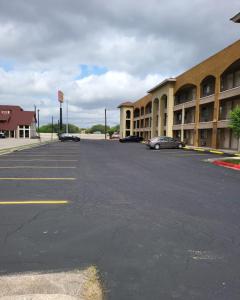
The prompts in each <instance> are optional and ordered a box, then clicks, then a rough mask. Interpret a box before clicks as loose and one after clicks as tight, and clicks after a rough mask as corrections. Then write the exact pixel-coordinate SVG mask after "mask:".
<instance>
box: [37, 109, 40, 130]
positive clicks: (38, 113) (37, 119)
mask: <svg viewBox="0 0 240 300" xmlns="http://www.w3.org/2000/svg"><path fill="white" fill-rule="evenodd" d="M39 111H40V109H38V110H37V115H38V116H37V122H38V133H39V123H40V121H39Z"/></svg>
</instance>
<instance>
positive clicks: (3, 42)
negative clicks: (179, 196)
mask: <svg viewBox="0 0 240 300" xmlns="http://www.w3.org/2000/svg"><path fill="white" fill-rule="evenodd" d="M239 11H240V3H239V0H181V1H180V0H41V1H40V0H0V104H18V105H21V106H22V107H23V108H24V109H28V110H32V109H33V106H34V104H35V105H37V107H38V108H39V109H40V115H41V123H42V124H43V123H47V122H49V121H50V119H51V116H52V115H53V116H54V118H55V120H57V119H58V103H57V90H58V89H61V90H63V91H64V93H65V97H66V98H68V99H69V111H70V121H71V122H72V123H75V124H77V125H79V126H80V127H87V126H91V125H92V124H96V123H103V121H104V108H105V107H106V108H107V109H108V120H109V123H110V124H111V125H114V124H117V123H118V122H119V113H118V110H117V109H116V107H117V105H118V104H119V103H120V102H123V101H126V100H130V101H134V100H136V99H138V98H139V97H141V96H144V94H145V93H146V91H147V90H148V89H150V88H151V87H152V86H154V85H155V84H157V83H159V82H160V81H161V80H163V79H164V78H166V77H173V76H176V75H178V74H180V73H181V72H183V71H184V70H185V69H187V68H189V67H191V66H193V65H194V64H196V63H198V62H200V61H201V60H203V59H205V58H207V57H208V56H210V55H212V54H214V53H215V52H217V51H218V50H221V49H222V48H224V47H226V46H227V45H229V44H230V43H232V42H234V41H235V40H237V39H239V36H240V34H239V33H240V25H238V24H234V23H233V22H230V21H229V18H230V17H232V16H233V15H235V14H236V13H237V12H239ZM65 108H66V105H65V106H64V110H65Z"/></svg>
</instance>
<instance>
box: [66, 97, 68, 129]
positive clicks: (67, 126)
mask: <svg viewBox="0 0 240 300" xmlns="http://www.w3.org/2000/svg"><path fill="white" fill-rule="evenodd" d="M66 133H68V100H67V122H66Z"/></svg>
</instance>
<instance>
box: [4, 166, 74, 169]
mask: <svg viewBox="0 0 240 300" xmlns="http://www.w3.org/2000/svg"><path fill="white" fill-rule="evenodd" d="M0 169H76V167H55V166H54V167H49V166H10V167H8V166H7V167H1V166H0Z"/></svg>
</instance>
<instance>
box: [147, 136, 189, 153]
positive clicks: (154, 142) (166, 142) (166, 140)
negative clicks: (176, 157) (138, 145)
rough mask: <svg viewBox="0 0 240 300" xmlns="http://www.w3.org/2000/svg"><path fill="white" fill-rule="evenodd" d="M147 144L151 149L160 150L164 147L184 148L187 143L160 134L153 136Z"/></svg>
mask: <svg viewBox="0 0 240 300" xmlns="http://www.w3.org/2000/svg"><path fill="white" fill-rule="evenodd" d="M147 146H148V147H149V148H150V149H155V150H159V149H162V148H165V149H166V148H179V149H181V148H183V147H184V146H185V144H184V143H183V142H180V141H178V140H176V139H174V138H172V137H167V136H159V137H155V138H152V139H151V140H148V142H147Z"/></svg>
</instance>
